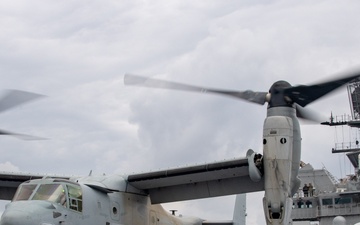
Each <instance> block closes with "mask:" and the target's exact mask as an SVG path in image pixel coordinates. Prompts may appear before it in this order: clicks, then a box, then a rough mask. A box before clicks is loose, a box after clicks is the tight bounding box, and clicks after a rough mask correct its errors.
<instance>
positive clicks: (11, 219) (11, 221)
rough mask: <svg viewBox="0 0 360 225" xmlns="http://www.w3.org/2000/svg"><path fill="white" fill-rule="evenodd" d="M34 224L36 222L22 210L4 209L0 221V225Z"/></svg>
mask: <svg viewBox="0 0 360 225" xmlns="http://www.w3.org/2000/svg"><path fill="white" fill-rule="evenodd" d="M22 224H27V225H35V224H38V223H36V221H33V218H32V217H31V215H30V214H29V213H25V212H22V211H13V210H12V211H6V210H5V212H4V213H3V215H2V217H1V221H0V225H22Z"/></svg>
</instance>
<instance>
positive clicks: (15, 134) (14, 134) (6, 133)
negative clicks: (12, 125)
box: [0, 130, 47, 141]
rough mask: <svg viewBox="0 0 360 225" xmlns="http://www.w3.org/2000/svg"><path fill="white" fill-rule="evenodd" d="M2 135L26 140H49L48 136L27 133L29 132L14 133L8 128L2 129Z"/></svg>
mask: <svg viewBox="0 0 360 225" xmlns="http://www.w3.org/2000/svg"><path fill="white" fill-rule="evenodd" d="M0 135H9V136H14V137H17V138H19V139H22V140H26V141H35V140H47V139H46V138H42V137H36V136H31V135H27V134H19V133H13V132H9V131H6V130H0Z"/></svg>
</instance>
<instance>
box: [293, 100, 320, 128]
mask: <svg viewBox="0 0 360 225" xmlns="http://www.w3.org/2000/svg"><path fill="white" fill-rule="evenodd" d="M295 108H296V116H297V117H298V118H301V119H304V120H306V121H308V122H312V123H316V124H320V123H322V122H323V121H325V120H326V117H325V116H322V115H320V114H318V113H316V112H314V111H312V110H309V109H306V108H304V107H301V106H300V105H298V104H296V103H295Z"/></svg>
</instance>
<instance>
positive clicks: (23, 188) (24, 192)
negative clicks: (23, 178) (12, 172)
mask: <svg viewBox="0 0 360 225" xmlns="http://www.w3.org/2000/svg"><path fill="white" fill-rule="evenodd" d="M36 186H37V185H36V184H23V185H20V186H19V188H18V189H17V190H16V193H15V195H14V198H13V201H22V200H28V199H29V198H30V196H31V195H32V194H33V192H34V190H35V188H36Z"/></svg>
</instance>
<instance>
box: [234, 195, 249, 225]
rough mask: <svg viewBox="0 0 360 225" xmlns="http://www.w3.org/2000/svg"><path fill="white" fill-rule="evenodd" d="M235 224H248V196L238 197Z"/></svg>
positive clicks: (235, 208)
mask: <svg viewBox="0 0 360 225" xmlns="http://www.w3.org/2000/svg"><path fill="white" fill-rule="evenodd" d="M233 224H234V225H245V224H246V194H240V195H236V199H235V207H234V216H233Z"/></svg>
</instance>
